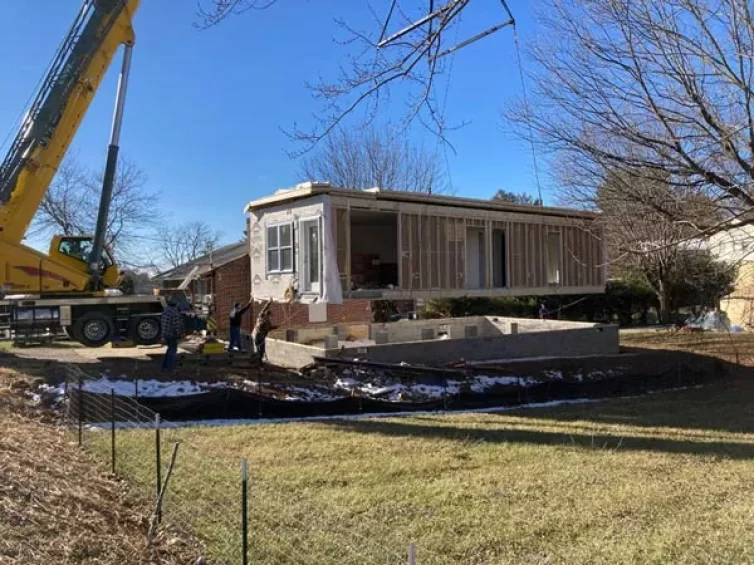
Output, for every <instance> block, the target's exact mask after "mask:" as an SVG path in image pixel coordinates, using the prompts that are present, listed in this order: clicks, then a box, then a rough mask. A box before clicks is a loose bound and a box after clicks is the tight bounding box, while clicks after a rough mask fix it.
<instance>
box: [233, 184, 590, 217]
mask: <svg viewBox="0 0 754 565" xmlns="http://www.w3.org/2000/svg"><path fill="white" fill-rule="evenodd" d="M319 194H333V195H337V196H344V197H347V198H359V199H363V200H373V201H377V200H383V201H393V202H415V203H419V204H431V205H434V206H453V207H456V208H459V207H460V208H472V209H483V210H496V211H501V212H515V213H518V214H537V215H540V216H567V217H570V218H595V217H597V216H598V214H597V213H596V212H588V211H584V210H572V209H569V208H555V207H550V206H528V205H523V204H511V203H509V202H500V201H496V200H489V199H480V198H461V197H458V196H443V195H436V194H424V193H421V192H405V191H399V190H386V189H381V188H370V189H367V190H356V189H353V188H338V187H335V186H332V185H330V183H315V182H305V183H302V184H299V185H297V186H296V187H295V188H289V189H282V190H278V191H277V192H275V193H274V194H273V195H271V196H267V197H264V198H260V199H258V200H252V201H251V202H249V203H248V204H247V205H246V208H245V209H244V210H245V211H246V212H250V211H252V210H259V209H263V208H267V207H269V206H275V205H278V204H282V203H284V202H293V201H295V200H301V199H303V198H309V197H311V196H316V195H319Z"/></svg>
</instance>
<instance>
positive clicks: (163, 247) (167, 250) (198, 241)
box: [158, 221, 222, 268]
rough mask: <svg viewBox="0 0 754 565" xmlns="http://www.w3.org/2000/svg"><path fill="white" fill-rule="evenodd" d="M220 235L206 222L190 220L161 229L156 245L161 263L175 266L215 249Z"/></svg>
mask: <svg viewBox="0 0 754 565" xmlns="http://www.w3.org/2000/svg"><path fill="white" fill-rule="evenodd" d="M221 237H222V234H221V233H220V232H219V231H217V230H213V229H212V228H211V227H210V226H209V225H208V224H207V223H205V222H202V221H191V222H184V223H182V224H178V225H175V226H172V227H168V228H167V229H165V230H161V231H160V234H159V235H158V246H159V250H160V255H161V257H162V260H163V263H165V264H167V265H169V266H170V267H172V268H175V267H178V266H180V265H183V264H184V263H188V262H189V261H193V260H194V259H198V258H199V257H201V256H202V255H206V254H207V253H209V252H210V251H212V250H213V249H215V248H216V247H217V246H218V244H219V243H220V239H221Z"/></svg>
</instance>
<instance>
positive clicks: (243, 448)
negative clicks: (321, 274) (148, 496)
mask: <svg viewBox="0 0 754 565" xmlns="http://www.w3.org/2000/svg"><path fill="white" fill-rule="evenodd" d="M752 401H754V386H752V384H751V383H750V382H749V381H735V382H730V381H728V382H723V383H720V384H718V385H715V386H714V387H710V388H706V389H694V390H687V391H681V392H675V393H665V394H657V395H652V396H649V397H644V398H636V399H624V400H616V401H609V402H604V403H599V404H586V405H580V406H571V407H562V408H559V409H548V410H542V409H539V410H520V411H517V412H508V413H502V414H458V415H448V416H431V417H426V416H415V417H406V418H394V419H381V420H352V421H345V420H341V421H332V422H320V423H300V424H285V425H267V426H247V427H231V428H215V429H211V428H194V429H182V430H174V431H171V432H170V436H171V437H170V439H169V440H168V441H172V440H175V439H179V440H183V441H185V442H186V445H190V446H191V449H192V450H194V451H195V452H196V453H202V454H204V457H205V458H206V460H205V462H204V464H201V463H198V462H197V461H193V462H192V464H191V465H189V468H188V469H187V470H186V471H185V472H183V473H182V474H181V473H179V474H178V475H177V476H176V482H175V484H174V491H173V497H174V499H175V500H183V501H184V502H185V501H204V502H205V503H206V504H204V505H202V508H205V509H204V510H203V511H202V512H196V514H195V516H194V517H193V525H194V526H195V527H196V528H197V529H198V530H199V531H200V532H201V533H202V534H203V535H204V536H205V539H206V540H207V541H208V543H209V544H210V549H211V548H212V544H213V540H225V539H228V538H229V537H230V536H233V535H234V533H233V532H232V531H226V529H227V528H231V529H232V528H236V527H237V524H238V522H237V509H238V506H237V500H238V499H237V496H238V495H237V493H238V473H237V469H238V467H237V462H238V460H239V459H240V457H242V456H244V457H247V458H248V459H249V462H250V467H251V470H252V477H253V481H252V491H253V496H252V504H251V508H252V514H253V519H252V542H251V544H252V545H251V550H252V562H254V563H259V564H262V565H272V564H281V565H282V564H285V563H308V564H321V565H325V564H330V563H336V562H337V563H339V564H353V565H356V564H359V565H365V564H378V563H379V564H383V563H384V564H388V563H401V562H403V559H404V558H403V555H402V554H405V549H406V546H407V544H408V542H409V541H412V540H413V541H416V542H417V543H418V546H419V563H420V564H422V565H425V564H442V565H444V564H447V563H457V564H464V565H475V564H479V565H481V564H508V565H519V564H520V565H530V564H536V563H541V564H544V563H547V564H550V565H551V564H572V563H589V564H606V565H607V564H610V565H616V564H645V563H656V564H668V563H678V564H695V563H699V564H702V563H704V564H709V563H726V564H730V563H753V562H754V546H752V544H751V539H750V538H751V536H750V532H751V528H752V525H753V524H754V482H752V479H751V478H752V476H754V459H753V458H754V412H753V411H751V409H750V406H751V403H752ZM122 433H123V434H129V436H128V437H129V439H128V441H125V440H124V443H123V444H122V450H121V451H120V452H119V453H121V455H120V457H121V461H122V464H123V465H124V468H125V467H127V466H131V467H138V466H139V464H140V461H141V462H143V461H144V460H143V457H144V454H145V453H146V452H148V451H149V445H150V442H151V441H152V438H151V434H148V433H144V432H133V431H131V432H122ZM105 435H106V434H102V433H100V434H99V436H95V435H93V436H92V438H90V441H92V442H93V443H96V442H97V441H98V440H97V439H95V438H96V437H99V441H102V440H103V439H105V438H104V436H105ZM124 437H125V436H124ZM129 446H130V447H129ZM179 458H180V456H179ZM215 461H223V462H225V464H224V465H223V466H220V467H218V466H217V465H216V464H215V463H214V462H215ZM228 493H230V495H229V494H228ZM213 497H218V498H217V499H216V500H220V501H222V503H221V504H215V506H222V508H215V509H214V511H213V509H212V499H213ZM234 497H235V498H234ZM206 507H209V508H206ZM197 508H199V506H197ZM219 516H224V517H225V518H228V517H230V518H231V519H230V520H228V519H222V520H221V519H218V517H219ZM189 519H191V518H189Z"/></svg>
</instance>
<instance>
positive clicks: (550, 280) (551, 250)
mask: <svg viewBox="0 0 754 565" xmlns="http://www.w3.org/2000/svg"><path fill="white" fill-rule="evenodd" d="M547 284H560V232H554V231H552V232H550V233H548V234H547Z"/></svg>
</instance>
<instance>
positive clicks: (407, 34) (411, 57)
mask: <svg viewBox="0 0 754 565" xmlns="http://www.w3.org/2000/svg"><path fill="white" fill-rule="evenodd" d="M276 3H278V0H199V10H198V11H199V14H198V16H199V25H200V26H201V27H209V26H213V25H216V24H218V23H219V22H221V21H222V20H224V19H225V18H227V17H229V16H231V15H234V14H240V13H243V12H246V11H249V10H260V9H266V8H269V7H270V6H272V5H274V4H276ZM469 3H470V0H438V1H437V2H435V0H429V2H426V1H416V0H403V1H401V0H391V1H390V3H389V4H388V5H386V6H384V8H383V7H381V8H380V13H378V11H377V10H376V9H375V7H374V6H373V4H372V3H371V2H370V0H365V1H364V5H365V9H366V10H368V13H369V14H370V16H371V24H370V25H368V26H367V29H357V28H356V27H354V26H353V25H352V24H351V23H349V22H347V21H345V20H343V19H339V18H336V20H335V21H336V24H337V25H338V27H339V29H340V30H341V32H342V35H343V37H342V38H339V39H338V41H339V42H340V43H341V44H342V45H343V46H344V49H345V50H347V53H346V54H344V60H345V61H346V62H345V64H343V65H342V66H341V69H342V70H341V73H340V75H339V76H337V77H332V78H330V79H323V80H321V81H319V82H317V83H313V84H309V85H308V86H309V88H310V90H311V91H312V93H313V95H314V97H315V98H317V99H318V100H320V101H321V102H322V103H323V108H322V111H321V112H320V113H318V115H317V116H316V121H315V125H314V127H313V128H312V129H310V130H301V129H298V128H295V129H294V130H293V131H292V132H290V134H291V136H292V137H294V138H295V139H297V140H299V141H302V142H304V143H305V147H306V148H307V149H308V148H311V147H312V146H313V145H314V144H315V143H316V142H318V141H320V140H322V139H323V138H325V137H327V136H328V135H329V134H330V133H332V132H333V131H334V130H336V129H337V128H338V127H339V126H340V125H341V123H342V122H343V120H344V119H345V118H347V117H348V116H350V115H351V114H353V113H354V112H355V111H356V110H357V109H359V108H363V109H364V115H363V116H365V117H363V120H362V121H363V123H366V124H368V123H371V122H372V120H373V119H374V118H375V117H376V116H377V114H378V113H379V111H380V109H381V107H382V106H383V105H384V104H385V103H386V102H387V101H388V100H389V99H390V98H391V90H392V89H393V88H394V87H398V86H399V85H400V96H401V97H405V100H406V111H405V114H404V116H403V120H402V121H403V125H404V126H405V127H407V126H408V125H409V124H410V123H412V122H414V121H419V122H420V123H421V124H422V125H423V126H424V127H426V128H428V129H429V130H431V131H433V132H434V133H436V134H437V135H439V136H440V137H441V138H442V139H443V140H445V141H446V142H447V138H446V133H447V132H448V131H449V130H451V129H454V128H457V127H460V126H461V125H463V124H460V123H450V122H448V121H447V120H446V117H445V99H446V98H447V83H445V88H444V89H443V84H442V80H441V77H442V75H449V74H450V70H451V69H450V67H451V65H450V64H449V63H448V61H450V60H451V59H450V58H446V55H450V54H451V53H454V52H455V51H458V50H459V49H461V48H463V47H465V46H467V45H469V44H471V43H474V42H476V41H478V40H481V39H483V38H485V37H487V36H489V35H491V34H493V33H495V32H496V31H498V30H500V29H502V28H504V27H507V26H511V25H515V20H514V18H513V15H512V13H511V11H510V10H509V8H508V5H507V3H506V1H505V0H498V2H497V3H498V10H497V11H495V12H493V11H490V16H489V17H490V24H494V25H492V26H491V27H483V28H482V29H480V30H478V31H477V30H474V31H475V32H472V33H471V35H470V36H467V37H459V35H458V33H451V31H452V30H453V29H455V28H456V26H457V25H458V24H459V23H460V20H461V16H462V14H463V12H464V11H465V10H466V8H467V7H468V5H469ZM304 151H306V149H305V150H304Z"/></svg>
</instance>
